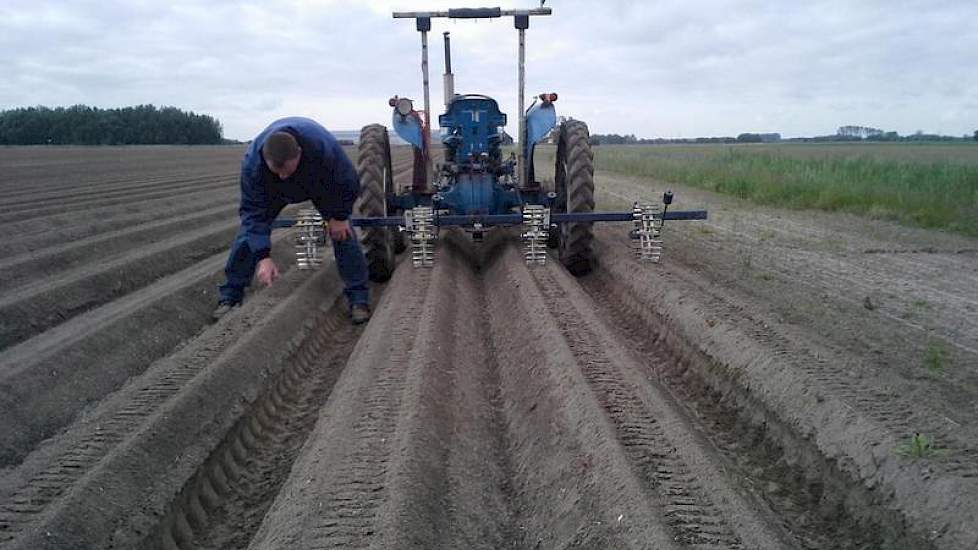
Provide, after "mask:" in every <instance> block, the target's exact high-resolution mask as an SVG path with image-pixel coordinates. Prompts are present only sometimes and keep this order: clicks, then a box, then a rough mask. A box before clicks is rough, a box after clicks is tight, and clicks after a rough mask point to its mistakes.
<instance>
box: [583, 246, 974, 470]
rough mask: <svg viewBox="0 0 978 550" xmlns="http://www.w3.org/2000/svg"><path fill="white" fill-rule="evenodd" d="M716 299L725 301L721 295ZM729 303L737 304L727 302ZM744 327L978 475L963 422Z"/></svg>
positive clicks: (627, 281)
mask: <svg viewBox="0 0 978 550" xmlns="http://www.w3.org/2000/svg"><path fill="white" fill-rule="evenodd" d="M601 246H603V247H616V254H615V255H616V256H618V257H619V258H622V259H621V260H618V259H616V260H615V261H613V262H611V264H610V265H609V272H611V273H614V280H615V284H616V285H619V286H618V287H617V288H630V291H631V292H632V293H633V295H634V296H641V295H642V290H641V289H640V288H639V286H637V285H636V282H635V280H634V279H633V278H626V277H624V273H623V270H622V267H624V266H625V265H627V262H630V261H631V260H630V259H625V258H624V256H625V254H622V252H623V250H622V249H623V247H622V246H621V244H620V243H619V244H615V243H612V242H609V241H607V240H604V239H602V240H601ZM604 250H608V248H604ZM636 267H641V266H636V265H635V264H634V262H632V267H631V268H632V269H634V268H636ZM624 269H629V268H627V267H626V268H624ZM702 290H705V289H702ZM717 300H718V302H720V303H724V301H723V300H722V299H721V298H719V297H717ZM727 307H734V308H735V307H736V306H733V305H732V304H729V303H727ZM740 327H741V328H742V329H743V330H745V331H746V332H747V333H748V334H749V336H750V338H751V341H755V342H764V343H766V344H768V345H771V346H773V348H774V353H775V354H776V355H778V356H779V357H782V358H783V360H784V361H786V362H788V363H790V364H791V365H792V367H794V368H795V369H797V370H798V371H799V372H801V373H804V375H805V376H806V377H808V378H809V380H811V381H813V382H815V384H814V385H815V386H817V387H821V388H822V391H823V392H824V394H825V395H831V396H833V397H836V398H839V399H841V400H843V401H844V402H845V403H846V404H847V405H846V406H848V407H851V408H853V409H855V410H858V411H859V412H860V413H862V414H864V415H866V417H867V418H868V419H871V420H872V421H873V422H875V423H877V424H878V425H880V426H881V427H884V428H885V429H886V430H887V431H890V432H892V433H896V434H912V433H914V432H922V433H928V434H934V435H935V436H936V437H938V438H939V439H940V441H941V442H942V443H941V444H942V447H946V448H947V449H948V450H950V451H951V455H952V456H951V457H950V460H948V461H943V462H941V463H938V464H936V465H935V466H937V467H940V468H941V469H946V471H948V472H953V473H955V474H958V475H961V476H962V477H964V478H978V442H976V440H975V439H973V437H972V435H973V434H971V433H970V432H962V431H960V430H959V428H962V427H961V426H958V425H957V424H956V423H952V422H949V421H948V419H947V418H946V417H945V416H944V415H942V414H940V413H939V412H937V411H934V410H930V408H929V407H928V406H927V404H926V403H917V402H914V403H909V402H907V401H905V400H903V399H902V398H901V397H900V396H899V395H895V394H893V393H891V392H887V391H885V388H881V387H880V386H879V385H878V384H876V383H875V381H873V380H871V379H870V380H867V379H862V378H859V379H854V378H853V376H852V375H851V373H850V371H849V370H848V367H847V364H846V361H842V360H837V359H836V358H834V357H826V356H825V354H824V353H820V352H819V351H818V350H816V349H814V348H800V349H799V348H797V346H795V345H793V344H792V343H791V341H790V340H788V339H787V338H786V337H785V336H783V335H781V334H779V333H777V332H776V331H773V330H772V327H771V325H769V324H767V323H764V322H763V321H759V320H755V321H754V322H751V323H744V324H741V325H740ZM799 353H800V354H801V356H800V357H799V356H798V354H799Z"/></svg>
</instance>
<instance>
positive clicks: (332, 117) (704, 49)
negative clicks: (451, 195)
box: [0, 0, 978, 139]
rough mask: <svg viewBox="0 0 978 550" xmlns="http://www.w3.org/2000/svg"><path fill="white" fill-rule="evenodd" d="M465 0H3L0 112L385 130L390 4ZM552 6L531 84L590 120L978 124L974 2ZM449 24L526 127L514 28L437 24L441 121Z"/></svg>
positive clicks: (726, 126) (462, 74)
mask: <svg viewBox="0 0 978 550" xmlns="http://www.w3.org/2000/svg"><path fill="white" fill-rule="evenodd" d="M466 3H469V4H471V3H470V2H462V1H453V0H410V1H401V0H398V1H393V0H391V1H371V2H350V1H343V0H281V1H278V2H276V1H265V2H260V3H259V2H236V1H231V0H216V1H212V2H204V1H200V2H191V1H188V0H179V1H175V2H169V3H157V2H149V1H144V2H127V1H122V0H116V1H107V2H95V1H88V2H70V3H69V2H57V1H53V0H47V1H44V0H42V1H39V2H38V1H31V2H27V1H23V0H5V2H4V4H3V6H0V51H3V52H4V55H3V56H2V57H0V74H2V77H0V108H9V107H16V106H25V105H37V104H45V105H68V104H74V103H86V104H90V105H98V106H103V107H108V106H120V105H132V104H140V103H155V104H158V105H161V104H166V105H175V106H179V107H181V108H185V109H191V110H194V111H197V112H206V113H209V114H212V115H214V116H216V117H217V118H219V119H220V120H221V121H222V122H223V124H224V127H225V131H226V134H227V135H228V136H229V137H233V138H239V139H247V138H250V137H251V136H252V135H253V134H255V133H256V132H258V131H259V130H260V129H261V128H263V127H264V126H265V125H266V124H267V123H268V122H269V121H270V120H272V119H273V118H275V117H277V116H280V115H290V114H304V115H308V116H313V117H315V118H318V119H320V120H321V121H322V122H323V123H324V124H326V125H327V127H331V128H336V129H351V128H358V127H360V126H362V125H364V124H367V123H370V122H382V123H387V122H388V119H389V110H388V107H387V103H386V100H387V98H388V97H390V96H391V95H393V94H395V93H396V94H400V95H407V96H410V97H414V98H415V99H416V100H417V104H420V103H421V101H420V99H421V78H420V70H419V66H420V39H419V37H418V33H417V32H416V31H415V29H414V23H413V21H411V20H394V19H393V18H392V17H391V12H392V11H393V10H413V9H419V8H420V9H426V10H445V9H448V8H450V7H458V6H459V5H460V4H461V5H464V4H466ZM474 3H475V4H479V3H480V2H474ZM500 5H502V6H503V7H534V6H536V5H537V3H536V2H516V1H506V2H501V3H500ZM547 5H548V6H552V7H553V10H554V15H553V16H551V17H539V18H534V19H533V20H532V21H531V24H530V29H529V31H528V33H527V46H528V55H527V81H528V86H527V92H528V94H535V93H538V92H543V91H556V92H558V93H559V94H560V100H559V101H558V112H560V113H561V114H569V115H571V116H574V117H575V118H579V119H582V120H586V121H588V122H589V124H590V126H591V127H592V130H593V131H595V132H601V133H606V132H617V133H634V134H637V135H640V136H677V135H682V136H687V137H690V136H698V135H736V134H737V133H740V132H742V131H780V132H782V133H784V134H787V135H811V134H817V133H830V132H832V131H834V129H835V128H836V127H837V126H839V125H843V124H865V125H872V126H878V127H882V128H886V129H893V130H897V131H900V132H901V133H910V132H913V131H914V130H917V129H924V130H926V131H937V132H943V133H948V134H952V135H961V134H964V133H966V132H967V133H970V132H972V131H974V128H975V127H978V105H976V102H975V99H974V90H975V89H978V56H975V55H974V53H973V52H975V51H978V33H975V32H973V30H972V29H971V28H970V26H971V23H972V22H973V21H975V20H976V18H978V4H975V3H972V2H951V1H947V2H935V1H929V2H911V1H884V0H879V1H872V0H863V1H860V2H851V1H841V0H838V1H836V0H822V1H813V2H807V3H804V4H802V3H797V2H770V1H769V0H768V1H760V0H757V1H754V0H748V1H732V0H713V1H705V0H704V1H700V2H687V1H682V0H660V1H657V2H637V1H635V2H629V1H624V0H609V1H605V2H589V1H584V0H579V1H573V0H552V1H550V2H548V4H547ZM445 30H448V31H451V33H452V45H453V68H454V69H455V73H456V82H457V90H458V91H460V92H478V93H486V94H489V95H492V96H494V97H497V98H498V99H499V101H500V105H501V107H502V108H503V110H504V111H506V112H507V113H509V114H510V120H511V121H513V122H515V120H516V116H515V114H516V113H515V112H516V40H517V39H516V31H515V30H514V29H513V23H512V20H511V19H510V18H503V19H501V20H492V21H478V22H475V21H450V20H445V19H439V20H435V21H433V29H432V31H433V32H432V33H430V35H429V46H430V74H431V82H432V93H431V97H432V103H433V110H434V111H435V114H437V112H438V111H439V110H440V108H441V97H442V92H441V74H442V71H443V65H442V63H443V61H442V45H441V33H442V32H443V31H445ZM514 125H515V124H514Z"/></svg>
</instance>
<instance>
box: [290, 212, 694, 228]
mask: <svg viewBox="0 0 978 550" xmlns="http://www.w3.org/2000/svg"><path fill="white" fill-rule="evenodd" d="M706 216H707V214H706V210H674V211H671V212H666V214H665V217H664V218H663V219H666V220H705V219H707V217H706ZM634 219H635V217H634V213H632V212H573V213H569V214H556V213H553V214H550V222H551V223H568V222H630V221H633V220H634ZM350 223H351V224H352V225H354V226H357V227H396V226H403V225H404V218H403V217H402V216H391V217H385V218H361V217H353V218H350ZM522 223H523V214H520V213H515V214H493V215H479V214H469V215H457V214H453V215H443V216H435V219H434V224H435V225H437V226H449V225H452V226H461V227H472V226H474V225H475V224H480V225H482V226H483V227H491V226H494V225H520V224H522ZM293 225H295V220H294V219H290V218H280V219H278V220H275V222H274V223H273V224H272V227H292V226H293Z"/></svg>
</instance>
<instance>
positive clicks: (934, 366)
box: [924, 340, 948, 372]
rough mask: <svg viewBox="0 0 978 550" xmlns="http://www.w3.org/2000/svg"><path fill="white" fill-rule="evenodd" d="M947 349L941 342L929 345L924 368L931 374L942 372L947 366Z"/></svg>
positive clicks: (933, 342)
mask: <svg viewBox="0 0 978 550" xmlns="http://www.w3.org/2000/svg"><path fill="white" fill-rule="evenodd" d="M947 363H948V357H947V348H946V347H944V343H943V342H940V341H937V340H935V341H932V342H931V343H929V344H927V352H926V353H925V354H924V366H925V367H927V370H929V371H930V372H942V371H943V370H944V367H946V366H947Z"/></svg>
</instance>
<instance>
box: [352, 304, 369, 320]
mask: <svg viewBox="0 0 978 550" xmlns="http://www.w3.org/2000/svg"><path fill="white" fill-rule="evenodd" d="M350 320H352V321H353V324H354V325H362V324H364V323H366V322H367V321H369V320H370V308H369V307H367V304H353V307H351V308H350Z"/></svg>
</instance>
